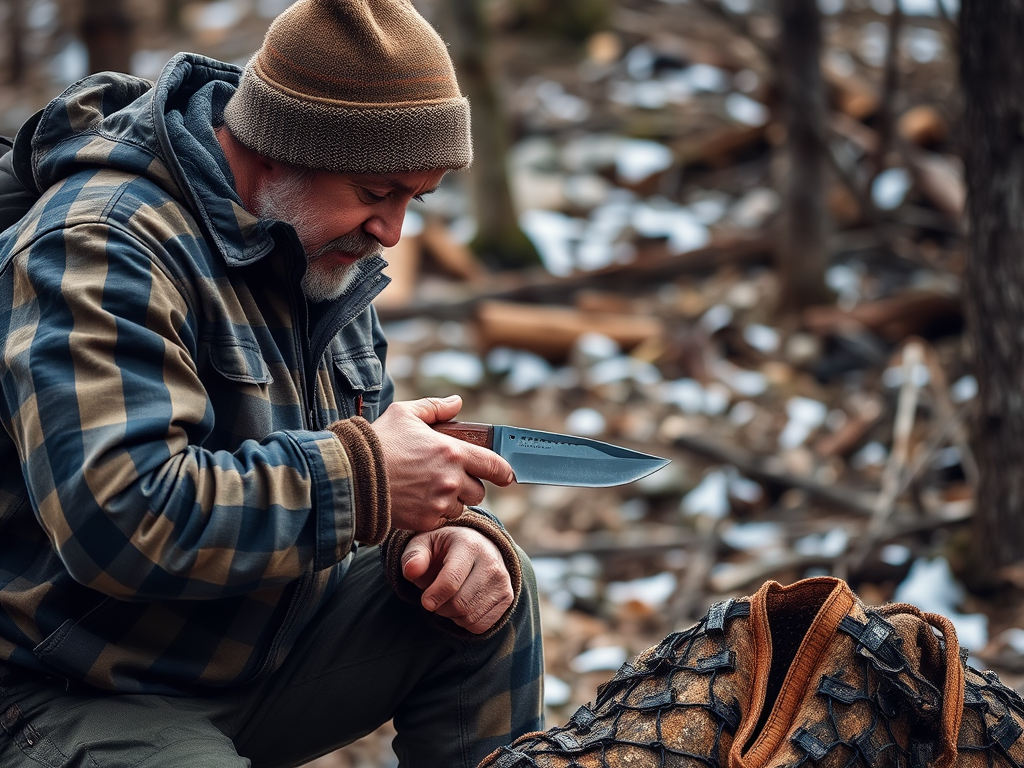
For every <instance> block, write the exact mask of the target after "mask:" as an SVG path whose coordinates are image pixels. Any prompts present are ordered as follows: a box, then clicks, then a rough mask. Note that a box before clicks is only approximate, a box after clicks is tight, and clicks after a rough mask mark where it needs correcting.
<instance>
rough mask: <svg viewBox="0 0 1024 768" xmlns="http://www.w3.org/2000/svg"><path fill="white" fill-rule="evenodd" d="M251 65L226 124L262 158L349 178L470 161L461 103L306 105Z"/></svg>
mask: <svg viewBox="0 0 1024 768" xmlns="http://www.w3.org/2000/svg"><path fill="white" fill-rule="evenodd" d="M254 61H255V60H254ZM254 61H250V62H249V64H248V65H247V66H246V67H245V71H244V72H243V73H242V78H241V82H240V83H239V86H238V90H237V91H236V92H235V94H234V96H232V98H231V100H230V101H229V102H228V104H227V107H226V108H225V110H224V121H225V123H226V125H227V127H228V130H230V131H231V133H232V134H233V135H234V136H235V137H236V138H237V139H238V140H239V141H241V142H242V143H243V144H244V145H246V146H247V147H249V148H250V149H252V150H253V151H255V152H258V153H259V154H261V155H263V156H264V157H268V158H271V159H273V160H277V161H280V162H285V163H290V164H292V165H299V166H303V167H307V168H313V169H316V170H323V171H338V172H348V173H405V172H413V171H422V170H432V169H448V170H455V169H459V168H465V167H467V166H468V165H469V164H470V163H471V162H472V161H473V149H472V142H471V139H470V112H469V101H468V100H467V99H466V98H465V97H459V98H452V99H445V100H441V101H437V102H415V103H408V104H401V103H400V104H389V105H387V106H381V105H376V104H366V105H364V104H351V103H344V102H333V101H326V100H317V99H310V98H309V97H304V96H302V95H300V94H296V93H290V92H288V90H287V89H284V88H282V87H280V86H279V85H278V86H276V87H271V86H270V85H269V84H268V83H267V82H266V81H265V80H264V79H263V78H262V77H261V76H260V74H259V73H258V72H257V71H256V67H255V66H254Z"/></svg>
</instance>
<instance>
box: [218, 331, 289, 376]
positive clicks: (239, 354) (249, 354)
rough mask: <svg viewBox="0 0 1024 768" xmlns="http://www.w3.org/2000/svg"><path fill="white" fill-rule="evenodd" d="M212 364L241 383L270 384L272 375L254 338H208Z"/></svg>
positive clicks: (223, 373) (223, 374) (219, 371)
mask: <svg viewBox="0 0 1024 768" xmlns="http://www.w3.org/2000/svg"><path fill="white" fill-rule="evenodd" d="M207 343H208V344H209V355H210V365H212V366H213V368H214V370H216V371H217V372H218V373H220V375H221V376H223V377H224V378H225V379H228V380H229V381H234V382H236V383H239V384H270V383H272V382H273V381H274V377H273V376H271V375H270V368H268V367H267V364H266V362H265V361H264V360H263V355H262V353H261V352H260V348H259V345H258V344H257V343H256V341H255V340H254V339H252V340H250V339H245V338H240V337H238V336H226V335H225V336H216V337H214V338H210V339H207Z"/></svg>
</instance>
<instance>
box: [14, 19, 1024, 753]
mask: <svg viewBox="0 0 1024 768" xmlns="http://www.w3.org/2000/svg"><path fill="white" fill-rule="evenodd" d="M437 2H440V0H435V3H434V4H435V5H436V3H437ZM749 5H750V4H749V3H745V2H741V0H732V1H731V2H722V3H721V4H719V3H718V2H703V0H677V1H676V2H669V1H667V0H619V2H617V3H615V4H614V7H613V12H612V16H611V19H610V22H609V24H608V25H607V29H606V30H604V31H601V32H597V33H595V34H591V35H588V36H587V37H586V38H585V39H584V40H581V41H580V42H579V43H577V44H574V45H568V44H566V43H564V41H559V40H556V39H555V38H552V37H548V36H545V34H543V32H542V31H538V30H537V29H532V28H525V29H524V28H508V29H506V30H505V31H504V33H503V34H502V35H500V36H499V38H498V42H497V47H496V49H495V55H496V57H497V59H498V61H499V62H500V64H501V66H500V67H499V68H498V71H499V72H501V84H500V85H501V89H500V90H501V94H502V97H503V99H502V101H503V103H504V104H505V106H506V110H507V112H508V116H509V119H510V120H511V122H512V126H513V135H514V146H513V150H512V154H511V157H510V163H509V167H510V172H511V174H512V190H513V194H514V199H515V200H516V203H517V206H518V208H519V212H520V216H521V219H520V220H521V223H522V226H523V228H524V230H525V231H526V232H527V234H528V235H529V236H530V237H531V239H532V240H533V242H534V243H535V244H536V246H537V248H538V250H539V251H540V252H541V255H542V257H543V260H544V265H543V267H539V268H537V269H535V270H528V271H525V272H517V273H515V274H510V273H491V272H488V271H486V270H484V269H483V268H481V267H480V266H479V264H478V263H477V262H475V261H474V260H473V258H472V257H471V256H470V255H469V254H468V250H467V247H466V245H465V243H466V242H467V241H468V239H469V238H470V237H471V235H472V231H473V215H472V195H471V194H470V193H469V192H468V191H467V190H468V183H467V178H466V174H452V175H451V176H450V177H449V179H448V180H447V181H446V182H445V184H444V185H443V186H442V188H441V190H439V191H438V192H437V193H436V194H435V195H432V196H431V198H430V199H429V202H427V203H425V204H423V205H418V206H416V207H414V208H413V209H412V212H411V214H410V216H409V217H408V222H407V229H406V235H405V236H404V237H403V241H402V243H400V244H399V246H397V247H396V248H395V249H392V251H391V252H390V253H389V254H388V256H387V257H388V259H389V261H390V262H391V265H392V266H391V267H390V268H389V270H388V271H389V273H391V274H392V276H393V277H394V282H393V283H392V284H391V285H390V286H389V287H388V288H387V289H385V291H384V293H383V294H382V295H381V296H380V298H379V300H378V302H377V304H378V310H379V312H380V314H381V317H382V320H383V321H384V323H385V329H386V332H387V335H388V337H389V340H390V351H389V359H388V367H389V371H390V373H391V375H392V376H393V378H394V379H395V382H396V388H397V395H398V397H399V398H402V399H409V398H415V397H421V396H425V395H446V394H451V393H458V394H460V395H462V397H463V399H464V401H465V405H464V408H463V411H462V414H461V415H460V418H461V419H463V420H466V421H481V422H488V423H496V424H510V425H516V426H520V427H533V428H538V429H547V430H553V431H562V432H572V433H575V434H581V435H586V436H589V437H594V438H597V439H600V440H605V441H611V442H616V443H620V444H623V445H626V446H628V447H633V448H637V449H639V450H642V451H644V452H647V453H652V454H657V455H660V456H664V457H666V458H669V459H671V464H670V465H669V466H668V467H666V468H665V469H663V470H660V471H659V472H657V473H655V474H653V475H650V476H649V477H647V478H644V479H643V480H640V481H638V482H635V483H632V484H629V485H625V486H620V487H616V488H611V489H587V488H568V487H554V486H530V485H513V486H511V487H509V488H506V489H498V488H490V487H489V488H488V497H487V501H486V502H485V504H486V506H488V507H489V508H490V509H492V510H493V511H494V512H495V513H496V514H497V515H498V516H499V517H500V518H501V519H502V521H503V522H504V524H505V525H506V526H507V528H508V529H509V530H510V531H511V532H512V534H513V536H514V537H515V538H516V540H517V542H518V543H519V544H520V545H521V546H522V547H523V548H524V549H525V550H526V551H527V552H528V553H529V554H530V555H531V557H532V559H533V562H534V565H535V568H536V571H537V574H538V581H539V585H540V589H541V599H542V621H543V627H544V641H545V653H546V670H547V676H546V705H547V712H548V720H549V723H550V724H555V723H560V722H564V721H565V720H566V719H567V718H568V717H569V716H570V715H571V714H572V713H573V712H574V711H575V709H576V708H577V707H578V706H579V705H581V704H584V703H587V702H588V701H591V700H592V699H593V698H594V696H595V692H596V688H597V685H598V684H600V683H601V682H603V681H604V680H605V679H607V678H608V677H609V676H610V675H611V674H612V673H613V672H614V670H615V669H616V668H617V667H618V666H619V665H620V664H621V663H622V662H623V661H625V660H626V659H627V658H629V657H630V656H632V655H633V654H636V653H638V652H640V651H641V650H643V649H645V648H647V647H648V646H650V645H652V644H654V643H656V642H658V641H659V640H660V639H661V638H662V637H663V636H664V635H665V634H667V633H668V632H671V631H673V630H675V629H679V628H682V627H685V626H688V625H689V624H691V623H692V622H694V621H695V620H697V619H699V618H700V617H701V616H702V615H703V614H704V612H705V611H706V610H707V608H708V607H709V606H710V605H711V603H713V602H715V601H718V600H722V599H725V598H727V597H733V596H739V595H747V594H751V593H753V592H754V591H756V590H757V588H758V587H759V586H760V585H761V584H762V583H763V582H764V581H766V580H768V579H774V580H777V581H780V582H783V583H788V582H791V581H795V580H797V579H800V578H802V577H805V576H808V575H821V574H827V575H834V576H839V577H842V578H845V579H847V580H848V581H849V582H850V584H851V586H853V588H854V589H855V591H857V593H858V594H859V595H860V596H861V597H862V599H863V600H864V601H865V602H867V603H869V604H879V603H883V602H886V601H893V600H898V601H906V602H911V603H915V604H917V605H919V606H920V607H922V608H925V609H927V610H931V611H936V612H939V613H943V614H945V615H947V616H950V617H951V618H952V619H953V620H954V623H955V625H956V627H957V632H958V635H959V637H960V642H961V644H962V645H963V646H964V647H966V648H968V649H969V651H970V652H971V659H972V663H974V664H975V665H976V666H980V667H986V668H992V669H994V670H995V671H997V672H998V673H999V674H1000V676H1001V677H1002V678H1003V679H1004V681H1005V682H1007V683H1008V684H1010V685H1012V686H1015V687H1019V686H1021V685H1022V684H1024V600H1022V599H1021V592H1020V591H1015V592H1013V593H1011V594H1003V595H1000V596H999V597H998V598H991V597H982V596H978V595H972V594H970V593H969V592H968V591H967V590H966V589H965V587H964V579H963V575H964V568H965V567H966V563H967V554H968V553H969V551H970V546H971V516H972V511H973V497H974V488H975V485H976V482H977V467H976V465H975V463H974V459H973V456H972V454H971V450H970V445H969V441H968V439H967V434H966V429H967V426H968V425H969V424H970V423H971V408H972V404H973V402H974V396H975V393H976V389H977V382H976V380H975V379H974V377H973V376H972V375H971V368H970V350H969V345H968V342H967V339H966V336H965V333H964V328H963V309H962V303H961V275H962V270H963V263H964V237H963V219H962V210H963V199H964V185H963V180H962V171H961V168H960V163H959V160H958V158H957V156H956V151H955V147H956V146H957V142H958V141H959V137H958V128H957V126H958V122H959V121H958V109H959V97H958V93H957V86H956V82H957V77H956V72H957V69H956V62H955V57H954V55H953V53H952V52H951V40H952V39H953V38H954V37H955V31H954V30H953V29H952V27H951V23H950V21H949V20H948V19H946V18H944V15H943V14H942V13H941V12H940V9H941V6H940V5H937V4H935V3H928V2H924V1H923V0H919V1H918V2H916V3H904V7H906V8H910V7H915V8H916V9H918V11H919V13H913V14H909V15H907V16H906V18H905V19H904V20H903V23H902V26H901V27H900V28H899V30H898V31H899V45H897V46H895V47H893V48H892V49H891V50H893V51H895V57H896V58H895V59H890V58H889V54H888V53H887V52H888V51H890V47H889V46H888V45H887V41H888V38H889V34H890V30H891V29H892V27H891V17H890V16H889V15H887V14H886V13H885V12H884V11H885V9H886V7H887V5H891V3H890V4H886V3H885V2H882V0H873V1H872V2H870V3H869V2H866V0H865V2H862V3H860V4H858V3H857V2H855V0H847V1H846V2H844V1H843V0H832V1H831V2H824V1H823V2H822V3H821V6H822V7H823V9H825V10H826V11H827V13H826V16H825V39H826V56H825V58H824V62H823V63H824V67H825V74H826V81H827V83H828V103H829V131H830V146H831V148H832V152H833V157H834V162H833V168H832V176H831V179H830V183H829V187H828V189H827V190H826V195H827V201H828V206H827V207H828V214H829V218H830V228H831V232H832V235H831V239H830V256H829V264H828V267H827V271H826V280H827V283H828V286H829V288H830V289H831V291H832V292H833V296H834V299H833V300H831V301H830V302H828V303H826V304H823V305H821V306H816V307H812V308H811V309H809V310H806V311H804V312H802V313H800V314H798V315H794V314H787V313H781V312H779V311H778V309H777V306H776V304H777V302H776V299H777V297H778V295H779V291H780V285H779V273H778V270H777V268H776V259H777V256H778V252H779V242H778V241H779V238H778V235H777V232H778V226H777V225H778V220H779V214H780V210H781V206H782V196H781V194H780V189H781V184H780V179H782V178H784V175H785V167H786V166H785V161H784V159H782V153H781V151H780V150H781V148H782V147H783V146H784V141H785V131H784V129H783V128H782V127H781V120H780V115H779V104H778V97H777V90H776V88H775V87H774V86H773V84H772V83H773V81H774V79H775V74H774V72H773V69H772V64H771V61H770V57H769V56H767V55H766V50H769V49H770V47H771V41H772V38H773V35H774V27H773V21H772V19H770V18H767V17H764V16H762V15H758V14H756V13H745V12H744V8H746V7H747V6H749ZM511 6H512V3H497V4H495V7H496V8H497V9H498V10H497V11H496V14H497V15H498V16H500V15H501V9H505V10H506V11H507V9H508V8H509V7H511ZM431 8H432V5H431V4H426V3H425V12H427V11H430V10H431ZM716 9H717V10H716ZM723 9H724V11H723ZM276 10H279V8H277V6H275V3H274V2H272V1H271V0H261V2H258V3H255V2H246V1H245V0H237V2H228V1H227V0H220V1H219V2H211V3H198V2H197V3H192V4H191V5H188V6H186V14H185V18H186V20H187V22H188V25H190V26H188V28H187V29H186V32H187V33H188V36H187V37H185V38H182V37H181V36H178V37H174V36H171V35H168V34H164V35H163V36H162V37H161V36H160V35H159V34H154V35H153V36H152V39H151V40H150V43H151V45H149V46H148V47H147V49H146V50H143V51H140V53H139V54H138V55H137V60H138V62H139V67H140V73H141V74H146V75H150V76H152V75H155V74H156V71H158V70H157V68H156V67H157V63H158V62H159V61H162V60H163V59H165V58H166V57H167V56H168V55H170V53H173V52H174V51H175V50H178V49H189V50H199V51H201V52H203V53H207V54H209V55H212V56H215V57H219V58H222V59H224V60H229V61H238V62H244V60H245V58H246V57H247V56H248V55H249V53H251V51H253V50H254V49H255V48H256V46H257V45H258V43H259V37H260V35H261V34H262V30H263V29H265V26H266V23H267V18H268V17H269V16H270V15H272V14H273V12H275V11H276ZM261 13H262V14H263V15H261ZM428 15H429V14H428ZM498 20H499V21H502V19H498ZM507 22H508V19H507V18H505V19H504V23H507ZM183 34H184V33H183ZM69 55H71V54H69ZM890 63H891V65H892V66H893V67H894V68H895V69H894V71H895V73H896V74H897V75H898V77H897V78H896V82H897V87H896V88H895V89H889V90H887V89H886V88H885V87H884V85H883V83H884V82H885V72H886V68H887V66H888V65H890ZM147 68H148V69H147ZM39 93H40V91H39V89H38V88H36V89H35V90H33V91H32V92H31V93H28V92H27V91H24V90H22V91H12V90H10V89H6V90H3V89H0V107H2V106H6V107H17V109H16V110H15V111H14V112H11V111H10V109H8V110H7V113H6V114H7V115H8V119H13V118H12V117H11V115H14V116H15V117H16V116H17V115H18V114H23V113H24V114H25V116H27V114H28V113H29V112H30V108H31V109H34V108H38V105H37V104H36V100H38V99H39V98H40V97H39ZM18 110H20V111H18ZM885 110H890V111H891V114H892V115H893V117H894V118H895V120H894V131H893V136H894V138H891V139H888V146H889V147H890V149H889V151H887V152H885V151H881V152H880V150H879V147H880V146H883V147H884V145H883V142H884V141H886V139H885V137H884V136H882V135H881V132H880V129H881V128H883V127H884V123H883V121H882V120H881V117H880V115H882V114H884V113H885ZM1022 584H1024V582H1022ZM392 735H393V730H392V729H391V727H390V725H388V726H385V727H384V728H382V729H380V730H379V731H377V732H375V733H373V734H371V735H369V736H367V737H366V738H364V739H361V740H360V741H358V742H356V743H354V744H352V745H349V746H348V747H345V748H344V749H342V750H339V751H338V752H335V753H332V754H331V755H327V756H324V757H322V758H320V759H319V760H317V761H315V762H314V763H311V764H310V766H316V768H384V767H385V766H393V765H396V762H395V759H394V756H393V754H392V753H391V750H390V746H389V743H390V739H391V736H392Z"/></svg>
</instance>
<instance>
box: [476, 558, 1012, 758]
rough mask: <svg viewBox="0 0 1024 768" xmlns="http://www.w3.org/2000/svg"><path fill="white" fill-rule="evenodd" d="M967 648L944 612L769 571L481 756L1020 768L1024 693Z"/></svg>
mask: <svg viewBox="0 0 1024 768" xmlns="http://www.w3.org/2000/svg"><path fill="white" fill-rule="evenodd" d="M966 658H967V654H966V652H961V650H960V647H959V644H958V643H957V639H956V632H955V631H954V629H953V626H952V624H951V623H950V621H949V620H948V619H947V618H945V617H943V616H940V615H938V614H931V613H924V612H922V611H920V610H919V609H917V608H915V607H914V606H912V605H907V604H890V605H886V606H884V607H881V608H868V607H866V606H865V605H864V604H863V603H862V602H861V601H860V600H859V599H858V598H857V597H856V595H854V594H853V592H852V591H851V590H850V588H849V587H848V586H847V585H846V583H845V582H843V581H840V580H839V579H834V578H829V577H821V578H812V579H805V580H803V581H799V582H796V583H795V584H792V585H790V586H786V587H784V586H782V585H780V584H778V583H777V582H774V581H772V582H768V583H766V584H765V585H764V586H763V587H762V588H761V589H760V590H758V592H757V593H756V594H754V595H753V596H751V597H749V598H745V599H740V600H730V601H726V602H722V603H718V604H716V605H714V606H712V607H711V609H710V610H709V611H708V613H707V616H705V617H704V618H703V619H702V620H701V621H700V622H699V623H698V624H696V625H695V626H693V627H691V628H690V629H688V630H686V631H684V632H677V633H674V634H671V635H669V636H668V637H666V638H665V639H664V640H663V641H662V642H661V643H660V644H659V645H657V646H655V647H653V648H649V649H648V650H646V651H644V652H643V653H641V654H640V655H639V656H637V657H636V658H635V659H634V660H633V661H632V662H630V663H627V664H625V665H624V666H623V667H622V668H621V669H619V671H618V672H617V673H616V674H615V676H614V677H613V678H612V679H611V680H609V681H608V682H606V683H605V684H604V685H602V686H601V687H600V688H599V689H598V692H597V693H598V696H597V700H596V702H595V703H594V704H593V705H592V706H583V707H581V708H580V709H579V710H578V711H577V712H576V713H575V714H574V715H573V716H572V718H571V719H570V721H569V722H568V723H567V724H566V725H564V726H560V727H555V728H551V729H550V730H548V731H546V732H538V733H532V734H527V735H525V736H523V737H521V738H519V739H518V740H516V742H515V743H513V744H512V745H511V746H508V747H502V748H501V749H498V750H496V751H495V752H493V753H492V754H491V755H490V756H488V758H487V759H486V760H484V762H483V763H481V764H480V766H479V768H527V767H528V766H529V767H536V768H627V767H628V768H669V767H670V766H687V767H692V768H698V767H701V768H720V767H725V766H727V767H728V768H794V767H795V766H820V767H821V768H890V767H892V768H949V767H950V766H962V768H983V767H996V766H1016V767H1017V768H1021V766H1022V765H1024V762H1022V761H1024V739H1022V733H1024V728H1022V726H1024V701H1022V700H1021V697H1020V696H1019V695H1018V694H1017V693H1016V692H1015V691H1013V690H1011V689H1009V688H1008V687H1006V686H1005V685H1003V684H1002V683H1001V682H1000V681H999V679H998V677H997V676H996V675H995V674H994V673H992V672H978V671H977V670H975V669H973V668H971V667H970V666H968V665H967V663H966Z"/></svg>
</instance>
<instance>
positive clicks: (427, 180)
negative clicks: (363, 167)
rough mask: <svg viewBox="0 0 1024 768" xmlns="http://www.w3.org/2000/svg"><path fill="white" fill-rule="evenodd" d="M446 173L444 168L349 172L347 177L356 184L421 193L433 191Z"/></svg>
mask: <svg viewBox="0 0 1024 768" xmlns="http://www.w3.org/2000/svg"><path fill="white" fill-rule="evenodd" d="M446 173H447V171H446V170H444V169H438V170H429V171H413V172H410V173H350V174H346V176H348V178H349V179H350V180H351V181H352V182H354V183H356V184H366V185H371V186H374V187H378V188H380V187H386V188H388V189H392V190H395V191H398V192H408V193H410V194H423V193H425V192H433V191H434V190H435V189H436V188H437V186H438V185H439V184H440V183H441V179H443V178H444V176H445V174H446Z"/></svg>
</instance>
